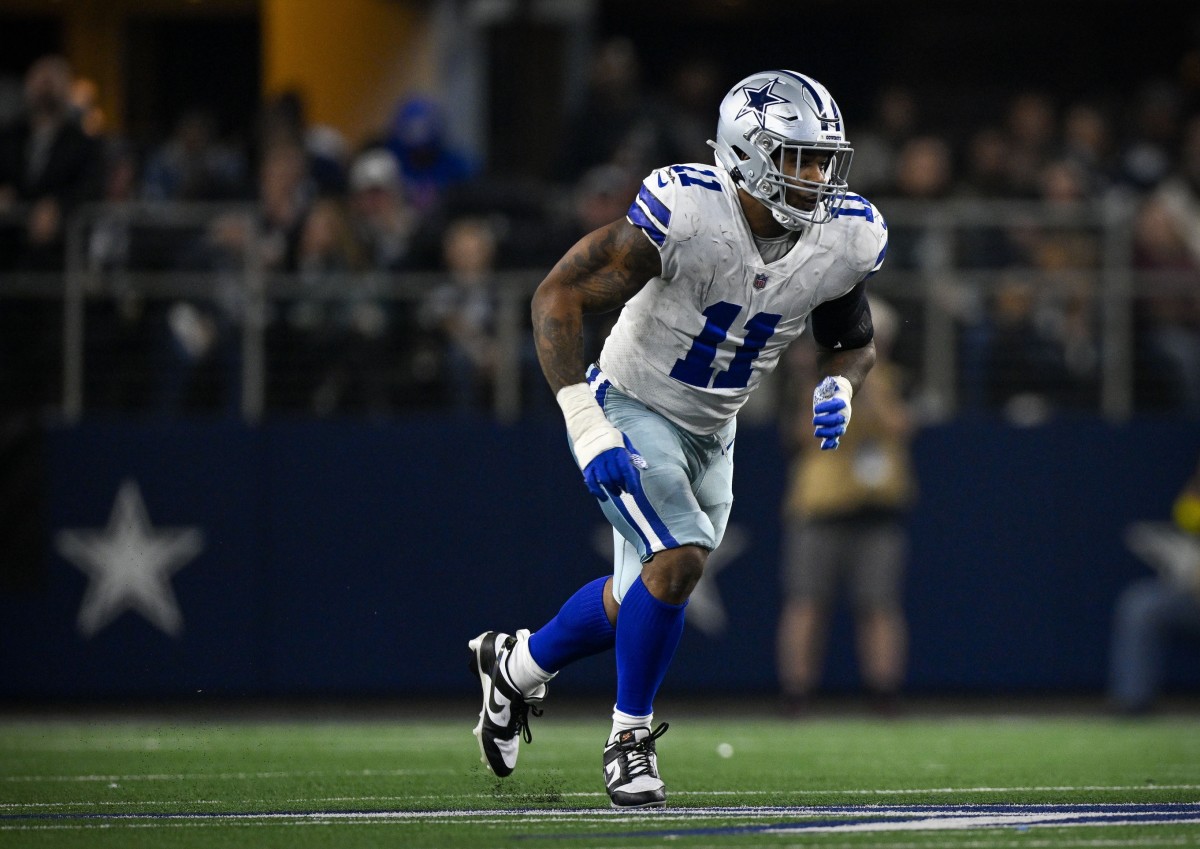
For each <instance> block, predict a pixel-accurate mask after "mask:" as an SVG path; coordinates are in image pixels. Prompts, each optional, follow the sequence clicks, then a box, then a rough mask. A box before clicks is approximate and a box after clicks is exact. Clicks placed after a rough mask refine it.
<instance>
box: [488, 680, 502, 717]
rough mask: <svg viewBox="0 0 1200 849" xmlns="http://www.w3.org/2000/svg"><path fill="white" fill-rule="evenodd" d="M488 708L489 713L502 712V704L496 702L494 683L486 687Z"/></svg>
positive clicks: (497, 714) (497, 713)
mask: <svg viewBox="0 0 1200 849" xmlns="http://www.w3.org/2000/svg"><path fill="white" fill-rule="evenodd" d="M488 710H489V711H490V712H491V713H494V714H495V715H496V716H500V714H501V713H503V712H504V707H503V706H502V705H498V704H496V685H495V684H492V686H491V687H489V688H488Z"/></svg>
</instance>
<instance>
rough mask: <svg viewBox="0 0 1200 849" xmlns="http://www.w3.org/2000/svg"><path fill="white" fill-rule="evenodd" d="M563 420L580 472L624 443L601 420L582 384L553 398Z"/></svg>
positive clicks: (570, 387) (559, 391)
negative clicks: (605, 453) (599, 456)
mask: <svg viewBox="0 0 1200 849" xmlns="http://www.w3.org/2000/svg"><path fill="white" fill-rule="evenodd" d="M554 397H555V399H556V400H557V401H558V406H560V407H562V411H563V416H564V417H565V418H566V420H567V435H568V436H570V437H571V445H572V446H573V447H574V448H575V460H576V462H578V463H579V468H580V469H585V468H587V464H588V463H590V462H592V460H594V459H596V457H597V456H598V455H599V454H602V453H604V452H605V451H607V450H608V449H610V448H623V447H625V441H624V439H623V438H622V437H621V431H619V430H617V429H616V428H615V427H613V426H612V424H611V423H610V422H609V420H608V419H607V418H606V417H605V415H604V411H603V410H602V409H600V405H599V404H597V403H596V397H595V395H593V394H592V390H591V389H589V388H588V385H587V384H586V383H573V384H571V385H570V386H564V387H563V388H562V389H560V390H558V394H557V395H555V396H554Z"/></svg>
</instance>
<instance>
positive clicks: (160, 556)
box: [54, 479, 204, 637]
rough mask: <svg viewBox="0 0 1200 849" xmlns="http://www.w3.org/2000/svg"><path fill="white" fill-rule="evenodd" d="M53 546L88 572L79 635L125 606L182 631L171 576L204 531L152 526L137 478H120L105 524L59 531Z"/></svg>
mask: <svg viewBox="0 0 1200 849" xmlns="http://www.w3.org/2000/svg"><path fill="white" fill-rule="evenodd" d="M54 547H55V548H56V549H58V553H59V554H61V555H62V556H63V557H65V558H66V559H67V560H70V561H71V562H72V563H73V564H75V566H76V567H78V568H79V570H80V571H81V572H83V573H84V574H85V575H87V576H88V586H87V590H86V591H85V592H84V595H83V603H82V604H81V605H80V607H79V618H78V621H77V626H78V628H79V632H80V633H81V634H83V636H85V637H93V636H95V635H96V634H97V633H99V632H100V631H101V630H102V629H103V628H105V627H106V626H107V625H108V624H109V623H111V622H112V621H113V620H114V619H116V618H117V617H118V616H120V615H121V614H122V613H124V612H125V611H126V610H135V611H137V612H138V613H140V614H142V616H144V617H145V618H146V619H147V620H149V621H150V623H151V624H153V625H154V626H156V627H157V628H159V629H160V630H161V631H163V632H165V633H167V634H169V635H171V636H172V637H175V636H178V635H179V634H180V633H181V632H182V631H183V614H182V613H180V612H179V604H178V603H177V602H176V600H175V593H174V591H173V590H172V589H171V581H170V578H171V575H172V574H174V573H175V572H177V571H178V570H179V569H181V568H182V567H183V566H184V564H186V563H187V562H188V561H189V560H191V559H192V558H193V557H195V556H196V555H197V554H199V553H200V551H201V550H202V549H203V548H204V535H203V534H202V533H201V532H200V530H199V529H197V528H158V529H155V528H154V527H153V526H152V525H151V524H150V516H149V515H148V514H147V512H146V504H145V502H144V501H142V493H141V490H139V489H138V485H137V483H136V482H135V481H133V480H128V479H127V480H125V481H123V482H122V483H121V487H120V489H118V490H117V498H116V501H115V502H114V503H113V509H112V514H111V515H110V516H109V518H108V527H106V528H105V529H104V530H103V531H94V530H62V531H59V532H58V533H57V534H56V535H55V538H54Z"/></svg>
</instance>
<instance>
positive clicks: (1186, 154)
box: [1139, 115, 1200, 418]
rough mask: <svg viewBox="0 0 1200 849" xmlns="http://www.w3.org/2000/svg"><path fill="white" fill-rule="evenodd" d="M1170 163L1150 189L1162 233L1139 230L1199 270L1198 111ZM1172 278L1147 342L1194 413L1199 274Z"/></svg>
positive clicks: (1198, 409)
mask: <svg viewBox="0 0 1200 849" xmlns="http://www.w3.org/2000/svg"><path fill="white" fill-rule="evenodd" d="M1175 163H1176V164H1175V167H1174V168H1173V170H1172V171H1171V173H1170V174H1169V175H1168V176H1167V177H1166V179H1164V180H1163V181H1162V182H1161V183H1160V184H1159V186H1158V188H1157V189H1156V190H1155V192H1154V194H1153V201H1154V203H1155V204H1156V205H1157V207H1158V209H1159V210H1160V212H1159V215H1160V216H1161V219H1162V220H1161V223H1160V226H1162V227H1163V228H1164V229H1165V230H1166V233H1157V234H1149V233H1145V231H1144V230H1140V231H1139V232H1141V233H1143V234H1144V235H1146V236H1148V237H1150V238H1152V239H1168V240H1173V241H1175V243H1176V247H1175V249H1174V252H1175V254H1176V255H1177V260H1176V262H1175V263H1174V264H1175V265H1176V266H1177V267H1181V268H1190V269H1191V270H1192V271H1193V272H1196V271H1197V270H1198V269H1200V115H1198V116H1195V117H1193V118H1192V119H1191V120H1190V121H1188V122H1187V123H1186V124H1185V126H1184V130H1183V136H1182V142H1181V144H1180V148H1179V155H1178V157H1177V158H1176V160H1175ZM1179 282H1180V281H1176V282H1175V284H1174V285H1171V286H1170V287H1169V290H1168V292H1166V293H1163V294H1161V295H1158V296H1157V299H1158V300H1160V301H1162V303H1160V304H1159V306H1158V308H1157V309H1156V312H1157V314H1158V319H1157V320H1156V321H1155V323H1154V325H1153V326H1152V327H1150V328H1148V331H1149V333H1150V334H1151V336H1152V339H1153V341H1152V344H1153V345H1154V346H1155V348H1156V349H1157V350H1158V353H1159V354H1160V355H1161V356H1162V357H1163V358H1164V359H1166V360H1168V361H1169V362H1170V363H1171V364H1172V367H1173V371H1174V373H1175V374H1176V375H1177V380H1178V390H1179V405H1178V409H1180V410H1181V411H1182V412H1185V413H1186V414H1188V415H1189V416H1192V417H1194V418H1200V274H1193V275H1192V276H1191V277H1190V278H1185V279H1184V285H1182V286H1181V285H1179Z"/></svg>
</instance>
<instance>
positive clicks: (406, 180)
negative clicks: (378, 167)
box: [386, 96, 478, 213]
mask: <svg viewBox="0 0 1200 849" xmlns="http://www.w3.org/2000/svg"><path fill="white" fill-rule="evenodd" d="M386 146H387V148H388V150H390V151H391V152H392V155H393V156H395V157H396V161H397V162H399V163H400V173H401V176H402V178H403V184H404V191H405V193H406V195H407V197H408V202H409V204H410V205H411V206H412V207H413V209H415V210H416V211H417V212H418V213H426V212H429V211H430V210H432V209H433V208H434V207H435V206H436V205H437V203H438V202H439V200H440V199H441V197H442V195H443V194H444V193H445V191H446V190H447V189H448V188H449V187H451V186H453V185H456V184H459V183H465V182H467V181H469V180H471V179H473V178H474V177H475V176H476V175H477V173H478V167H477V166H476V164H475V163H474V162H472V161H471V159H470V158H469V157H468V156H467V155H466V154H465V153H463V152H462V151H460V150H458V149H457V148H455V147H454V146H453V145H452V144H451V143H450V141H449V139H447V138H446V128H445V121H444V118H443V116H442V109H441V107H440V106H439V105H438V104H437V103H436V102H435V101H434V100H432V99H431V98H428V97H420V96H418V97H412V98H409V99H407V100H405V101H403V102H401V103H400V105H399V107H398V108H397V109H396V116H395V118H394V120H393V121H392V126H391V131H390V133H389V135H388V138H387V141H386Z"/></svg>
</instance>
